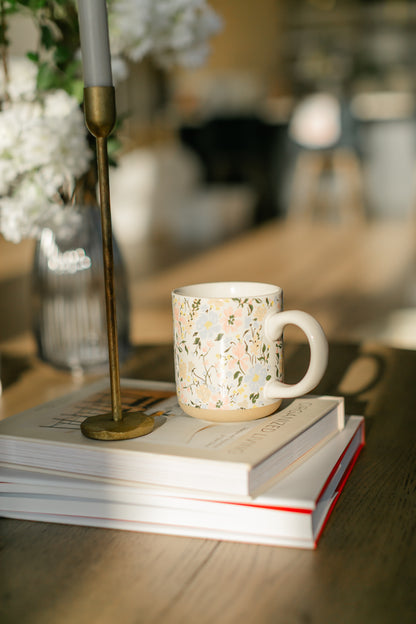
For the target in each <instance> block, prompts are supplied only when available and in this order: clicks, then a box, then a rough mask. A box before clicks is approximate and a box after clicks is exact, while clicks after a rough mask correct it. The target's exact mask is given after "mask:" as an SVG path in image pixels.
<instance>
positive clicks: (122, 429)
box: [81, 412, 155, 440]
mask: <svg viewBox="0 0 416 624" xmlns="http://www.w3.org/2000/svg"><path fill="white" fill-rule="evenodd" d="M154 424H155V420H154V418H153V416H148V415H147V414H145V413H144V412H125V413H124V414H123V418H122V420H118V421H117V420H114V418H113V412H108V413H107V414H97V415H95V416H89V417H88V418H86V419H85V420H84V421H83V422H82V423H81V431H82V433H83V434H84V435H85V436H87V438H93V439H94V440H130V439H131V438H138V437H140V436H144V435H147V434H148V433H150V432H151V431H153V427H154Z"/></svg>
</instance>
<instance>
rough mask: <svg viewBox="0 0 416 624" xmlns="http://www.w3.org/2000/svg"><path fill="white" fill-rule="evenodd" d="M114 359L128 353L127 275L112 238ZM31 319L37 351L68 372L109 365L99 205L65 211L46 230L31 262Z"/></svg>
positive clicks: (121, 358) (93, 369) (45, 358)
mask: <svg viewBox="0 0 416 624" xmlns="http://www.w3.org/2000/svg"><path fill="white" fill-rule="evenodd" d="M113 256H114V280H115V294H116V310H117V328H118V342H119V357H120V361H123V360H124V359H125V357H126V356H127V354H128V351H129V312H130V306H129V297H128V287H127V276H126V271H125V267H124V263H123V260H122V257H121V254H120V250H119V247H118V245H117V242H116V241H115V240H114V239H113ZM33 314H34V316H33V319H34V334H35V337H36V342H37V347H38V355H39V357H40V358H41V359H42V360H44V361H45V362H48V363H49V364H51V365H52V366H54V367H57V368H61V369H65V370H69V371H71V372H73V373H78V374H79V373H88V372H101V371H104V370H105V367H108V338H107V320H106V307H105V289H104V272H103V251H102V234H101V220H100V212H99V208H98V207H96V206H89V205H87V206H80V207H76V208H72V207H71V209H70V210H69V211H68V217H67V218H66V220H65V223H63V224H61V226H60V227H59V228H56V227H54V229H53V230H52V229H49V228H45V229H44V230H43V231H42V234H41V236H40V238H39V240H38V241H37V244H36V250H35V257H34V266H33Z"/></svg>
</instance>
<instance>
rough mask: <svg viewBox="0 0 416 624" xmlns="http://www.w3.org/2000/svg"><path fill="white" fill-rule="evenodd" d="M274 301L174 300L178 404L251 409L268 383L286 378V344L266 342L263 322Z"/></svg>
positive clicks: (259, 402)
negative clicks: (284, 360)
mask: <svg viewBox="0 0 416 624" xmlns="http://www.w3.org/2000/svg"><path fill="white" fill-rule="evenodd" d="M279 305H280V304H279V303H278V302H277V301H276V300H274V299H272V298H268V297H265V298H245V299H244V298H241V299H240V298H230V299H226V300H224V299H221V300H219V299H194V300H192V299H187V298H186V297H181V296H180V295H174V296H173V313H174V329H175V360H176V361H175V370H176V386H177V391H178V396H179V400H180V401H181V402H182V403H183V404H185V405H188V406H192V407H200V408H205V409H227V410H230V409H247V408H249V407H253V406H261V405H264V404H267V403H268V402H270V401H267V400H263V399H262V394H263V393H262V390H263V388H264V385H265V384H266V383H267V381H269V380H270V379H281V378H282V366H281V358H282V342H281V341H277V342H268V341H267V340H266V339H265V336H264V320H265V318H266V316H267V315H268V314H269V313H271V312H278V311H279V309H280V308H279Z"/></svg>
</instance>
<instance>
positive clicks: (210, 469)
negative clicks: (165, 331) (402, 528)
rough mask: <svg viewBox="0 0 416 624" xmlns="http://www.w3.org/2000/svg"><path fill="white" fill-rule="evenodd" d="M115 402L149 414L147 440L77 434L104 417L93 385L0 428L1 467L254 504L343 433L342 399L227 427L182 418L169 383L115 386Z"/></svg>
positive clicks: (288, 405)
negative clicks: (85, 424) (267, 489)
mask: <svg viewBox="0 0 416 624" xmlns="http://www.w3.org/2000/svg"><path fill="white" fill-rule="evenodd" d="M121 398H122V403H123V407H124V406H125V404H126V409H133V408H135V409H139V408H140V409H143V410H144V411H145V413H147V414H155V428H154V430H153V431H152V432H151V433H149V434H148V435H146V436H143V437H140V438H136V439H133V440H121V441H112V442H111V444H109V443H108V442H102V441H99V440H91V439H89V438H86V437H85V436H83V435H82V433H81V431H80V423H81V422H82V421H83V420H84V419H85V418H86V417H87V416H90V415H93V414H97V413H105V412H107V411H110V409H111V400H110V391H109V385H108V382H107V380H100V381H99V382H97V383H95V384H92V385H90V386H86V387H83V388H81V389H79V390H78V391H76V392H75V393H72V394H71V395H67V396H64V397H60V398H59V399H56V400H54V401H52V402H50V403H45V404H43V405H40V406H37V407H35V408H32V409H29V410H27V411H26V412H22V413H20V414H16V415H14V416H10V417H9V418H6V419H5V420H3V421H0V458H1V461H2V462H4V463H7V464H10V465H13V466H16V467H23V466H26V468H27V469H28V470H29V469H32V470H34V471H36V470H49V471H50V472H51V473H56V472H58V471H59V472H62V473H67V474H68V475H72V476H73V477H75V476H88V477H91V478H94V477H95V478H107V479H117V480H126V481H130V482H131V483H147V484H148V485H150V486H161V487H181V488H185V489H192V490H196V489H198V490H202V491H205V492H219V493H221V494H222V495H227V496H233V495H241V496H254V495H256V494H257V493H258V492H259V491H261V490H262V489H264V488H265V487H266V486H268V484H269V482H270V480H271V479H274V478H275V476H276V475H277V474H278V473H280V472H283V471H284V470H286V469H287V468H288V467H289V466H290V465H291V464H293V463H294V462H297V461H299V460H301V461H303V459H304V458H305V457H306V456H307V454H308V453H313V452H315V450H316V449H317V448H319V445H320V444H322V442H323V441H324V440H326V439H327V438H329V437H330V436H332V435H334V434H336V433H337V432H338V431H339V430H342V428H343V427H344V402H343V398H342V397H329V396H313V395H310V396H305V397H300V398H297V399H294V400H290V401H286V402H285V404H284V405H282V407H281V408H280V409H279V410H278V411H277V412H276V413H274V414H272V415H271V416H267V417H265V418H262V419H259V420H257V421H249V422H238V423H226V424H224V423H219V424H217V423H209V422H206V421H203V420H199V419H196V418H191V417H190V416H187V415H186V414H185V413H184V412H183V411H182V410H181V409H180V407H179V405H178V403H177V399H176V396H175V386H174V384H169V383H162V382H153V381H143V380H122V381H121ZM202 415H203V414H202V412H201V416H202Z"/></svg>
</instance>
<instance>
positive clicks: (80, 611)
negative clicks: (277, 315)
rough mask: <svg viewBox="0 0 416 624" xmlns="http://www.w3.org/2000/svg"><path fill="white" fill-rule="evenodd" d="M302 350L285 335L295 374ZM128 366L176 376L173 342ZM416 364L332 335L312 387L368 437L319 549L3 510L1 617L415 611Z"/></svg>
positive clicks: (251, 618)
mask: <svg viewBox="0 0 416 624" xmlns="http://www.w3.org/2000/svg"><path fill="white" fill-rule="evenodd" d="M306 359H307V349H306V347H305V346H304V345H302V344H289V345H288V346H287V348H286V364H287V366H286V368H287V376H288V378H289V379H290V378H294V377H296V376H298V375H299V373H300V371H301V369H302V368H303V367H304V365H305V361H306ZM35 368H36V366H35ZM31 373H33V376H31ZM42 373H45V371H44V370H43V371H39V375H40V376H42ZM123 373H129V374H130V375H132V376H138V377H147V378H158V379H166V380H169V379H172V378H173V366H172V348H171V345H170V344H168V345H159V346H156V347H154V348H152V347H150V346H147V347H146V346H143V347H138V348H137V349H136V350H135V353H134V354H133V357H132V358H131V360H130V361H129V363H128V364H127V365H126V367H125V369H124V371H123ZM415 373H416V352H414V351H412V350H399V349H392V348H389V347H386V346H380V345H379V344H376V343H368V344H366V343H364V344H361V345H359V344H354V343H347V344H343V343H335V342H333V343H331V346H330V360H329V366H328V371H327V373H326V375H325V377H324V379H323V380H322V382H321V384H320V386H319V388H318V391H319V392H321V393H331V394H341V393H342V394H343V395H344V396H345V397H346V402H347V411H348V412H349V413H358V414H364V415H365V417H366V430H367V444H366V447H365V449H364V451H363V452H362V454H361V456H360V458H359V460H358V462H357V464H356V466H355V468H354V470H353V472H352V474H351V477H350V479H349V481H348V483H347V485H346V487H345V490H344V491H343V493H342V495H341V497H340V499H339V501H338V503H337V506H336V508H335V510H334V512H333V514H332V516H331V518H330V520H329V522H328V525H327V526H326V528H325V530H324V533H323V535H322V538H321V541H320V543H319V545H318V548H317V550H316V551H314V552H311V551H303V550H295V549H286V548H275V547H267V546H256V545H246V544H237V543H231V542H218V541H212V540H202V539H191V538H182V537H169V536H159V535H151V534H140V533H133V532H122V531H114V530H106V529H94V528H84V527H75V526H64V525H62V526H61V525H53V524H47V523H35V522H25V521H17V520H8V519H2V520H0V547H1V551H0V561H1V568H0V595H1V599H0V605H1V606H0V621H1V622H2V623H4V624H6V623H10V624H12V623H13V624H14V623H17V622H18V623H19V624H25V623H28V624H29V623H30V624H57V623H59V624H72V623H75V622H76V623H77V624H84V623H85V624H92V623H97V624H110V623H111V624H112V623H115V622H123V624H124V623H125V624H133V623H134V624H136V623H142V622H143V623H144V622H146V623H147V622H149V623H157V624H158V623H165V622H168V623H178V624H179V623H181V624H184V623H189V624H191V623H194V622H199V623H201V624H205V623H206V624H208V623H212V622H219V623H230V624H231V623H232V624H234V623H235V624H236V623H237V622H238V623H240V622H244V623H253V624H254V623H270V624H272V623H273V624H276V623H309V622H311V623H312V622H316V623H318V622H319V623H321V622H323V623H326V622H336V623H344V622H345V623H354V624H355V623H358V624H361V623H363V624H368V623H371V622H376V623H380V624H385V623H386V624H387V623H392V624H393V623H396V622H400V623H401V624H406V623H409V624H410V623H413V622H414V621H415V616H416V600H415V592H414V587H415V580H416V578H415V555H416V548H415V546H416V531H415V517H416V514H415V439H416V438H415V429H416V425H415V417H414V410H415V405H416V384H415V376H416V375H415ZM55 374H56V381H57V384H58V386H59V383H60V381H61V376H60V374H58V373H55ZM52 379H53V374H52V373H51V376H50V377H49V382H51V381H52ZM21 383H22V384H23V385H22V387H21V391H23V386H24V381H23V380H22V381H21ZM31 383H36V384H38V383H39V379H38V378H37V377H36V376H35V371H32V372H29V373H26V384H27V385H26V386H25V391H27V390H28V389H29V386H30V384H31ZM61 389H62V388H61ZM33 392H34V393H35V394H36V390H35V389H33ZM44 393H45V392H44V390H40V391H39V393H38V394H37V396H38V397H39V396H42V395H43V394H44ZM5 394H6V395H7V392H6V393H5Z"/></svg>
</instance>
